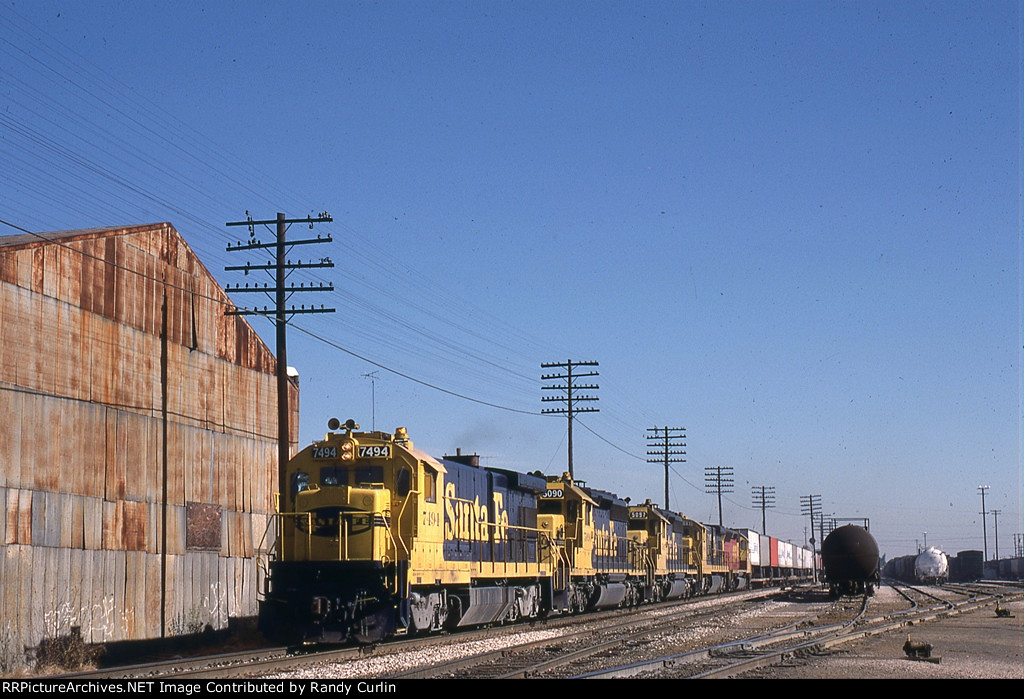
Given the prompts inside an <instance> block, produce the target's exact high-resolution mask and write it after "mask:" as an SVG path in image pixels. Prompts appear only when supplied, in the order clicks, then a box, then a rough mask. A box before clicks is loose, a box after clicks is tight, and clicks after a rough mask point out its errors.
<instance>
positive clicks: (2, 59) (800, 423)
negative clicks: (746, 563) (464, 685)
mask: <svg viewBox="0 0 1024 699" xmlns="http://www.w3.org/2000/svg"><path fill="white" fill-rule="evenodd" d="M1021 16H1022V9H1021V3H1020V2H1009V1H1004V2H983V3H976V2H936V3H925V2H900V3H892V2H881V3H871V2H846V3H839V2H777V3H772V2H769V3H753V2H735V3H717V2H709V3H697V2H381V3H361V2H296V3H283V2H282V3H259V2H256V3H254V2H205V3H204V2H145V3H131V2H102V1H90V2H87V3H86V2H53V1H50V0H32V1H31V2H23V1H21V0H3V4H2V9H0V162H2V163H3V167H2V170H3V176H2V177H0V219H3V220H5V221H9V222H11V223H14V224H16V225H17V226H20V227H23V228H25V229H28V230H31V231H47V230H61V229H67V228H86V227H92V226H106V225H121V224H132V223H144V222H152V221H164V220H166V221H171V222H172V223H173V224H174V225H175V226H176V227H177V228H178V230H179V231H181V232H182V234H183V235H184V236H185V238H186V239H187V240H188V241H189V243H190V244H191V245H192V246H193V247H194V248H195V249H196V251H197V253H198V254H199V255H200V257H201V259H202V260H203V261H204V263H205V264H206V266H207V267H208V268H209V269H210V270H211V271H212V272H213V273H214V275H215V276H217V278H218V279H219V280H220V281H221V282H222V283H224V284H227V283H234V282H235V281H239V280H238V279H237V278H236V276H235V275H232V274H231V273H226V272H223V271H222V269H223V267H224V266H226V265H231V264H239V261H240V257H239V255H238V254H233V255H229V254H227V253H226V252H225V246H226V245H227V243H228V242H230V241H233V240H236V239H237V230H238V229H235V230H231V231H229V229H227V228H225V227H224V225H223V224H224V223H225V222H227V221H234V220H239V219H243V218H244V217H245V211H246V210H248V211H251V212H252V213H253V215H254V216H255V217H258V218H273V217H274V215H275V214H276V213H277V212H278V211H281V212H284V213H286V214H288V215H289V216H295V217H299V216H305V215H307V214H310V213H313V214H315V213H317V212H320V211H325V210H326V211H329V212H330V213H331V214H332V215H333V216H334V219H335V222H334V223H333V224H330V225H326V226H323V227H321V228H320V230H319V231H318V232H324V233H326V232H330V233H331V234H332V235H333V236H334V239H335V242H334V243H333V245H332V246H331V249H330V251H329V252H328V251H327V250H321V251H318V253H317V254H318V255H319V254H329V255H330V257H331V258H332V259H333V260H334V261H335V263H336V265H337V267H336V268H335V269H334V270H333V271H331V272H323V273H315V274H314V273H307V275H306V276H305V277H304V279H305V280H320V279H323V280H328V281H331V282H333V283H334V285H335V287H336V289H337V291H336V292H335V294H334V295H333V296H330V297H324V298H321V299H317V302H321V301H322V302H324V303H327V304H328V305H332V306H334V307H336V308H337V309H338V312H337V313H335V314H332V315H330V316H326V315H325V316H309V317H304V318H298V319H297V320H296V325H297V326H298V327H297V328H295V329H293V330H292V331H291V334H290V339H289V363H290V364H292V365H293V366H295V367H296V368H297V369H298V371H299V373H300V375H301V392H302V404H301V434H302V441H303V442H304V443H306V442H309V441H311V440H313V439H315V438H317V437H318V436H320V435H321V434H322V432H323V431H324V430H325V425H326V421H327V418H329V417H332V416H337V417H339V418H341V419H343V420H344V419H346V418H349V417H352V418H355V419H356V420H357V421H358V422H360V423H361V424H362V426H363V427H365V428H369V427H370V426H371V423H372V422H375V423H376V427H377V428H378V429H394V428H395V427H397V426H399V425H402V426H406V427H407V428H408V429H409V432H410V435H411V436H412V438H413V439H414V441H415V442H416V444H417V446H419V447H422V448H424V449H427V450H428V451H430V452H432V453H436V454H438V455H440V454H441V453H443V452H452V451H454V449H455V448H456V447H461V448H462V449H463V451H470V452H474V451H475V452H478V453H480V454H481V455H482V457H483V460H484V463H485V464H488V465H494V466H506V467H510V468H516V469H523V470H534V469H541V470H543V471H547V472H559V471H561V470H563V469H564V468H565V462H566V454H565V450H566V445H565V432H566V422H565V420H564V419H563V418H553V417H550V416H549V417H542V416H540V415H539V412H540V409H541V408H542V407H547V406H542V405H541V401H540V398H541V393H542V392H541V389H540V386H541V380H540V376H541V373H542V371H541V369H540V364H541V363H542V362H557V361H565V360H567V359H573V360H577V361H579V360H594V361H598V362H599V363H600V367H599V369H598V370H599V372H600V376H599V377H597V378H596V379H595V382H596V383H598V384H599V386H600V388H599V389H598V390H597V391H596V392H594V393H595V394H596V395H597V396H598V397H599V399H600V400H599V401H598V402H597V403H595V404H593V405H596V407H598V408H599V409H600V412H598V413H594V414H590V415H584V416H581V417H580V420H579V423H577V428H576V430H575V432H574V441H575V457H574V461H575V470H576V474H577V477H579V478H582V479H585V480H587V481H588V482H589V483H591V484H593V485H596V486H599V487H603V488H605V489H608V490H613V491H616V492H618V493H619V494H621V495H623V496H626V495H628V496H630V497H632V498H633V499H634V500H637V499H643V498H647V497H650V498H652V499H653V500H655V501H658V502H660V501H661V500H663V499H664V498H663V484H662V480H661V469H660V467H659V466H656V465H650V464H647V463H646V461H645V460H646V454H645V452H646V443H645V439H644V434H645V430H646V429H647V428H650V427H654V426H664V425H666V424H668V425H671V426H681V427H686V428H687V433H688V438H687V444H688V446H687V452H688V453H687V457H686V458H687V462H686V463H685V464H679V465H677V466H676V468H675V470H676V473H675V474H673V477H672V482H671V496H672V503H671V504H672V508H673V509H675V510H680V509H681V510H683V511H684V512H685V513H686V514H688V515H690V516H693V517H696V518H698V519H703V520H708V521H715V520H717V506H716V502H715V499H714V497H713V496H711V495H708V494H705V493H704V492H703V480H704V479H703V470H704V468H705V467H708V466H714V465H728V466H731V467H732V468H733V469H734V473H735V476H734V480H735V483H736V485H735V489H734V490H735V492H734V493H732V494H731V495H729V496H728V497H727V498H726V500H725V506H724V519H725V521H726V523H729V524H732V525H734V526H749V527H755V528H759V527H760V512H759V511H754V510H753V509H752V506H751V502H752V500H751V495H750V491H751V487H752V486H755V485H762V484H764V485H773V486H775V489H776V507H775V509H774V510H771V511H769V513H768V528H769V531H770V533H773V534H776V535H778V536H780V537H782V538H787V539H791V540H794V541H799V542H802V541H803V540H804V536H805V532H804V529H805V526H806V518H802V517H801V516H800V506H799V501H800V500H799V499H800V496H802V495H806V494H809V493H814V494H820V495H821V501H822V504H823V508H824V510H825V511H826V512H829V513H833V514H835V515H836V516H837V517H867V518H870V520H871V526H872V530H873V532H874V533H875V535H876V537H877V538H878V539H879V542H880V545H881V548H882V550H883V552H886V553H888V554H889V555H902V554H906V553H911V552H912V551H913V550H914V546H915V542H917V541H920V540H923V535H924V532H928V542H929V544H938V545H940V546H942V547H943V548H944V549H946V550H949V551H954V552H955V551H959V550H964V549H971V548H978V549H980V548H981V546H982V542H981V519H980V515H979V514H978V513H979V511H980V509H981V501H980V497H979V495H978V491H977V486H978V485H981V484H985V485H990V486H991V490H989V491H988V495H987V497H986V509H989V510H992V509H998V510H1001V513H1002V514H1001V515H1000V517H999V534H1000V537H999V546H1000V553H1003V554H1005V553H1006V552H1008V551H1010V550H1011V548H1012V541H1013V539H1012V535H1013V533H1015V532H1021V531H1024V523H1022V520H1021V499H1022V488H1021V467H1020V447H1021V441H1020V426H1021V411H1020V398H1019V396H1020V388H1021V378H1020V377H1021V374H1020V356H1021V353H1020V348H1021V333H1020V322H1021V311H1020V299H1021V276H1020V269H1021V245H1020V243H1021V176H1020V173H1021V152H1022V151H1021V132H1020V122H1021V88H1020V85H1021V29H1022V27H1021ZM2 228H3V229H4V230H0V233H17V232H19V231H18V230H16V229H14V228H12V227H10V226H3V227H2ZM295 233H296V234H297V235H301V231H300V230H296V231H295ZM268 236H269V234H268ZM297 281H301V280H298V279H297ZM254 325H255V326H256V327H257V329H258V330H259V331H260V332H261V333H262V334H263V335H264V337H265V338H267V339H268V341H269V344H271V346H273V341H272V329H271V328H270V326H269V324H267V323H261V322H260V321H255V322H254ZM325 340H326V342H325ZM338 347H341V348H344V350H347V352H346V351H342V350H340V349H338ZM355 355H359V356H361V357H364V358H366V359H369V360H371V361H372V362H374V363H369V362H367V361H364V360H362V359H359V358H357V357H356V356H355ZM370 372H376V378H375V380H374V382H373V387H372V388H373V392H374V393H375V402H372V401H371V381H370V378H369V377H367V376H365V374H369V373H370ZM403 375H404V376H403ZM406 377H412V379H415V380H411V379H410V378H406ZM438 388H440V389H443V391H441V390H437V389H438ZM453 394H456V395H453ZM470 399H471V400H470ZM486 404H490V405H486ZM493 406H499V407H493ZM992 525H993V520H992V518H991V517H989V519H988V527H989V531H988V537H989V548H990V552H991V550H992V549H994V546H993V540H994V534H993V531H992Z"/></svg>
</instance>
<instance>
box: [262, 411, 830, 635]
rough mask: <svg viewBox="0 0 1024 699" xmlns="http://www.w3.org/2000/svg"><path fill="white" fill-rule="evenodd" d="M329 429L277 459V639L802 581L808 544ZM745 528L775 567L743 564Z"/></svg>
mask: <svg viewBox="0 0 1024 699" xmlns="http://www.w3.org/2000/svg"><path fill="white" fill-rule="evenodd" d="M328 427H329V429H330V430H331V432H329V433H328V434H327V435H326V437H325V438H324V439H323V440H321V441H318V442H315V443H314V444H312V445H310V446H308V447H306V448H305V449H303V450H302V451H301V452H299V453H298V454H297V455H296V456H295V457H294V458H293V459H292V460H291V461H290V462H289V464H288V466H287V473H286V474H285V475H286V477H287V484H288V487H287V492H284V493H281V494H280V495H279V500H278V504H277V509H278V512H277V514H276V515H275V523H276V535H277V538H276V543H275V548H274V550H273V552H272V555H271V556H270V558H269V560H266V561H263V562H262V563H261V570H262V585H261V595H260V628H261V630H262V631H263V632H264V633H265V634H266V635H268V636H270V637H273V638H277V639H280V640H288V641H303V642H311V643H338V642H347V641H352V640H354V641H357V642H361V643H369V642H374V641H377V640H380V639H382V638H385V637H388V636H392V635H398V634H406V633H414V632H429V631H436V630H440V629H444V628H459V627H467V626H476V625H483V624H493V623H504V622H513V621H516V620H518V619H523V618H536V617H539V616H544V615H549V614H568V613H578V612H584V611H588V610H594V609H605V608H612V607H623V606H632V605H638V604H642V603H646V602H652V601H658V600H665V599H674V598H682V597H686V596H689V595H695V594H703V593H708V592H715V591H723V590H732V589H738V588H742V587H745V586H747V585H750V584H751V582H752V581H756V582H760V583H765V582H792V581H794V580H797V579H810V578H811V576H812V574H813V568H814V566H815V558H814V555H813V554H812V552H810V551H809V550H806V549H802V548H799V547H795V546H792V545H791V544H786V543H785V542H778V541H777V540H775V539H771V538H770V537H759V536H758V535H757V534H756V532H749V533H748V532H747V531H742V532H740V531H735V530H730V529H725V528H721V527H716V526H710V525H705V524H701V523H700V522H697V521H695V520H692V519H688V518H686V517H683V516H682V515H679V514H676V513H673V512H668V511H665V510H662V509H661V508H659V507H657V506H656V505H654V504H652V503H651V502H650V501H647V502H645V503H643V504H641V505H635V504H630V503H629V502H627V501H626V500H623V499H620V498H619V497H618V496H616V495H614V494H612V493H608V492H604V491H601V490H597V489H594V488H589V487H587V485H586V484H585V483H583V482H582V481H578V480H577V481H573V480H572V479H570V478H569V476H568V474H565V475H561V476H545V475H542V474H540V473H539V472H537V473H518V472H515V471H509V470H504V469H500V468H490V467H486V468H484V467H481V466H479V463H478V458H477V457H475V456H465V455H462V454H456V455H454V456H445V457H444V458H441V459H436V458H434V457H432V456H430V455H429V454H426V453H424V452H422V451H419V450H417V449H416V448H414V446H413V443H412V441H411V440H410V439H409V435H408V433H407V432H406V430H405V429H404V428H398V429H397V430H396V431H395V432H394V433H393V434H392V433H387V432H378V431H374V432H359V431H357V430H358V429H359V426H358V425H356V424H355V423H354V422H353V421H351V420H349V421H348V422H347V423H345V424H344V425H341V424H340V423H339V422H338V421H337V420H333V419H332V420H331V421H330V423H329V424H328ZM751 535H752V537H753V540H754V541H758V546H761V540H763V541H764V542H765V543H766V544H767V545H768V548H769V549H771V550H772V551H773V552H774V554H773V555H774V558H772V556H771V555H769V552H768V551H766V552H764V554H763V555H758V556H755V560H754V562H753V564H752V562H751V556H750V551H749V550H748V543H749V541H750V540H751ZM768 542H774V544H770V543H768ZM758 546H755V548H758ZM782 550H785V551H788V554H785V555H780V554H779V551H782ZM773 564H774V565H773ZM783 564H785V565H783Z"/></svg>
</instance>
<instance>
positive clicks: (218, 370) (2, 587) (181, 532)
mask: <svg viewBox="0 0 1024 699" xmlns="http://www.w3.org/2000/svg"><path fill="white" fill-rule="evenodd" d="M47 237H48V238H50V239H51V240H49V241H43V240H39V239H38V238H34V237H31V236H16V237H8V238H0V504H2V506H3V513H4V516H3V517H0V620H2V622H3V623H2V624H0V655H2V654H3V653H4V652H5V650H4V649H5V648H6V649H8V654H10V653H11V652H12V651H11V650H10V649H18V648H20V647H21V646H22V645H29V646H33V645H36V644H37V643H38V642H39V640H41V639H42V638H44V637H46V636H53V635H59V634H64V633H67V632H68V631H69V629H70V628H71V627H72V626H79V627H81V631H82V634H83V636H84V637H85V639H86V640H88V641H92V642H105V641H115V640H124V639H134V638H153V637H159V636H160V635H161V634H167V635H174V634H177V633H182V632H187V631H191V630H195V629H196V628H199V627H202V626H204V625H207V624H209V625H211V626H213V627H214V628H222V627H224V626H225V625H226V624H227V620H228V617H229V616H230V617H239V616H252V615H255V613H256V568H255V562H254V555H255V552H256V548H257V547H258V546H259V545H260V543H261V539H262V537H263V534H264V531H265V528H266V524H267V521H268V513H269V512H270V510H271V509H272V507H273V504H272V494H273V491H274V489H275V487H276V483H277V476H276V473H277V466H276V460H277V447H276V440H277V411H276V400H277V399H276V383H275V379H274V375H273V372H274V369H275V360H274V357H273V356H272V354H271V353H270V351H269V350H268V348H267V347H266V346H265V345H264V343H263V342H262V341H261V340H260V339H259V337H258V336H257V335H256V333H255V332H254V331H253V330H252V328H251V327H250V326H249V324H248V323H246V322H245V321H244V320H243V319H241V318H239V317H232V316H225V315H224V309H225V304H226V302H227V297H226V295H225V294H224V292H223V291H222V290H221V289H220V288H219V286H218V285H217V283H216V282H215V281H214V279H213V278H212V277H211V276H210V275H209V273H208V272H207V270H206V269H205V268H204V267H203V265H202V264H201V263H200V262H199V260H198V259H197V258H196V257H195V255H194V254H193V253H192V251H191V250H190V249H189V248H188V246H187V245H186V244H185V243H184V241H183V240H182V239H181V237H180V236H179V235H178V233H177V231H175V230H174V228H173V227H172V226H171V225H170V224H166V223H164V224H154V225H149V226H139V227H133V228H124V229H100V230H92V231H81V232H66V233H61V234H49V235H48V236H47ZM165 297H166V303H167V319H166V330H167V333H166V335H167V342H166V343H165V342H163V341H162V336H163V332H162V330H163V328H164V323H165V321H164V314H163V312H162V308H163V303H164V299H165ZM163 361H166V370H164V366H163ZM165 384H166V385H165ZM165 389H166V400H165V399H164V395H165V393H164V391H165ZM297 390H298V389H297V386H296V385H294V384H293V393H292V396H291V400H290V404H291V406H290V407H291V416H292V418H291V433H292V441H293V445H294V443H295V441H297V433H298V396H297ZM165 433H166V445H165V438H164V435H165ZM165 449H166V451H165ZM293 450H294V447H293ZM165 453H166V457H165ZM165 474H166V493H167V496H166V502H167V504H166V512H165V509H164V504H163V503H164V495H163V493H164V490H165ZM197 505H201V507H197ZM190 506H192V509H191V510H190ZM190 513H191V514H190ZM165 517H166V522H167V526H166V529H167V531H166V545H165V544H164V531H163V522H164V520H165ZM218 520H219V521H218ZM190 542H191V544H192V546H191V548H190V545H189V544H190ZM196 542H199V543H196ZM162 611H163V614H161V612H162ZM2 662H3V658H0V663H2Z"/></svg>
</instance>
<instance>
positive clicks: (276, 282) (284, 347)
mask: <svg viewBox="0 0 1024 699" xmlns="http://www.w3.org/2000/svg"><path fill="white" fill-rule="evenodd" d="M245 213H246V217H247V218H246V220H245V221H231V222H229V223H227V224H225V225H227V226H247V227H248V228H249V242H248V243H242V242H241V241H239V243H238V245H228V248H227V250H228V252H238V251H240V250H273V251H274V252H273V258H272V259H271V261H269V262H268V263H266V264H257V265H253V264H250V263H246V264H244V265H240V266H236V267H225V268H224V269H225V271H228V272H244V273H245V274H249V273H250V272H255V271H258V270H262V271H265V272H267V274H268V275H269V276H270V278H271V279H272V280H273V283H272V284H269V285H268V284H266V283H264V284H263V285H262V286H259V285H257V284H254V285H252V286H250V285H249V284H248V283H246V285H245V286H244V287H243V286H242V285H241V284H236V285H235V286H234V287H232V286H227V287H225V289H224V290H225V291H227V292H228V293H230V294H242V293H259V294H265V295H266V296H267V297H269V298H270V299H272V300H273V302H274V305H273V307H272V308H270V309H269V310H268V308H267V307H266V306H264V307H263V308H262V310H261V309H258V308H237V307H236V308H229V309H228V310H227V311H226V312H225V313H226V315H234V316H239V315H241V316H248V315H261V316H264V317H265V318H269V319H270V320H271V322H272V323H274V326H275V328H276V330H277V439H278V445H277V460H278V489H279V492H281V493H284V492H285V490H286V488H287V483H286V482H285V467H286V466H287V465H288V458H289V454H288V442H289V439H288V432H289V429H288V341H287V328H288V321H289V320H290V319H291V318H292V316H295V315H297V314H300V313H333V312H334V309H333V308H324V307H323V306H322V305H321V306H320V308H313V307H310V308H306V307H305V305H303V306H302V307H301V308H295V306H292V307H291V308H286V304H287V303H288V300H289V299H290V298H291V296H292V294H294V293H297V292H310V291H334V285H333V284H310V285H308V286H307V285H305V284H301V285H299V286H295V285H294V284H292V285H290V286H289V285H288V284H287V279H288V275H289V274H290V273H291V272H292V271H293V270H297V269H313V268H330V267H334V263H333V262H332V261H331V260H330V258H327V257H323V258H320V259H319V261H317V262H309V261H307V262H303V261H302V260H298V261H296V262H292V261H290V260H288V259H287V254H288V252H289V251H290V250H291V249H292V248H293V247H294V246H296V245H311V244H314V243H330V242H332V240H331V236H330V234H328V235H327V237H326V238H322V237H321V236H319V235H318V236H317V237H316V238H315V239H307V240H292V241H289V240H287V239H286V234H287V233H288V227H289V226H290V225H291V224H293V223H304V224H307V225H308V226H309V227H310V229H312V228H313V224H316V223H331V222H332V221H333V220H334V219H333V218H331V217H330V215H328V214H327V213H326V212H323V213H321V214H319V215H318V216H317V217H316V218H313V217H312V216H307V217H306V218H293V219H288V218H285V216H284V214H282V213H279V214H278V215H277V218H276V219H272V220H267V221H254V220H253V219H252V217H251V216H249V212H248V211H246V212H245ZM271 224H276V235H275V240H274V242H271V243H264V242H261V241H260V240H258V239H257V238H256V226H270V225H271Z"/></svg>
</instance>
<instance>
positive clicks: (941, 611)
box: [576, 595, 998, 679]
mask: <svg viewBox="0 0 1024 699" xmlns="http://www.w3.org/2000/svg"><path fill="white" fill-rule="evenodd" d="M996 601H998V598H997V596H994V595H987V596H981V595H979V596H976V597H973V598H971V599H968V600H963V601H960V602H952V601H949V600H945V599H937V600H936V599H931V600H930V602H931V603H930V604H921V603H920V600H917V599H913V597H912V596H910V595H908V596H907V603H906V604H907V605H908V607H909V608H908V609H904V610H899V611H895V612H887V613H884V614H880V615H877V616H868V615H867V613H866V610H867V599H866V598H865V600H864V603H863V608H862V609H861V610H860V611H857V612H856V613H854V614H851V615H850V616H849V618H848V619H845V620H838V621H835V620H829V622H828V623H822V624H818V623H816V624H813V625H804V626H803V627H802V628H799V629H785V630H780V631H772V632H770V633H766V634H763V635H759V636H752V637H750V638H745V639H741V640H737V641H732V642H729V643H723V644H719V645H715V646H709V647H707V648H702V649H698V650H693V651H686V652H681V653H675V654H671V655H666V656H663V657H660V658H656V659H653V660H647V661H644V662H633V663H629V664H623V665H619V666H615V667H608V668H604V669H601V670H596V671H592V672H589V673H585V674H581V675H577V676H576V677H577V678H579V679H591V678H606V677H645V678H695V679H696V678H715V677H732V676H736V675H739V674H742V673H744V672H749V671H752V670H756V669H758V668H761V667H765V666H768V665H775V664H780V663H785V662H788V661H791V660H794V659H799V658H800V657H803V656H811V655H820V654H827V653H829V652H830V650H831V649H832V648H834V647H836V646H839V645H842V644H844V643H849V642H851V641H855V640H858V639H861V638H864V637H866V636H870V635H875V634H881V633H887V632H889V631H893V630H897V629H902V628H904V627H906V626H907V625H910V624H916V623H920V622H922V621H926V620H929V619H934V618H938V617H940V616H947V615H951V614H958V613H962V612H966V611H970V610H972V609H976V608H978V607H982V606H987V605H992V604H995V603H996Z"/></svg>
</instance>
